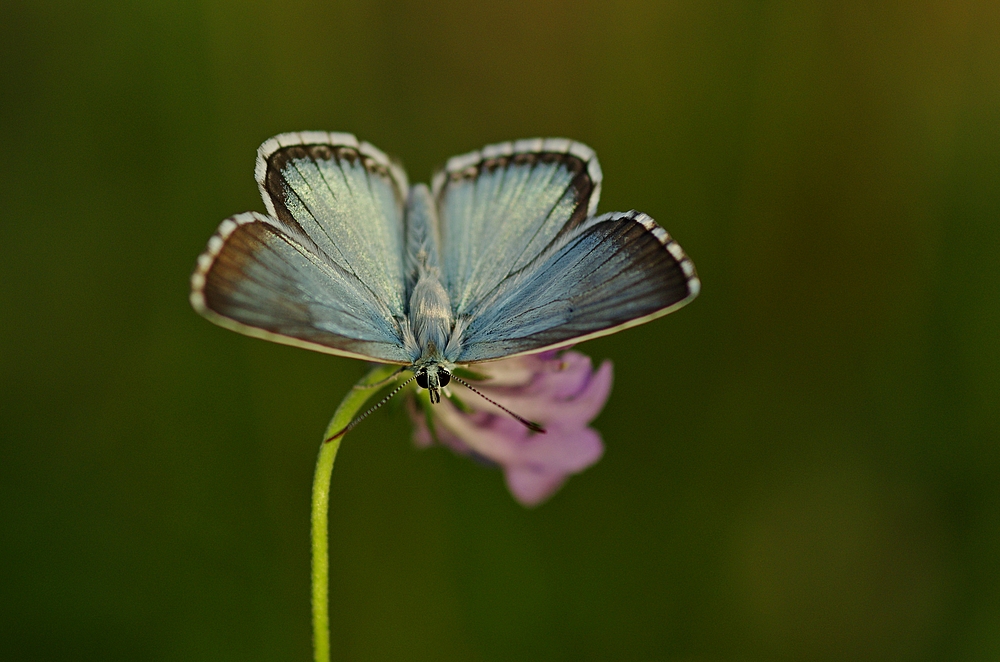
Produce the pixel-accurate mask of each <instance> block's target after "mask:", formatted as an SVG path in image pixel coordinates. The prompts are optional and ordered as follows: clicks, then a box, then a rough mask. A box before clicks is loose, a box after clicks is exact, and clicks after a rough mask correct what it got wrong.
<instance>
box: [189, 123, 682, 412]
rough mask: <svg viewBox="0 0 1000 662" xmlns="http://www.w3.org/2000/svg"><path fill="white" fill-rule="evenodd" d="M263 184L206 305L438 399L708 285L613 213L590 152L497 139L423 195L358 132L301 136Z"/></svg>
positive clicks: (221, 261)
mask: <svg viewBox="0 0 1000 662" xmlns="http://www.w3.org/2000/svg"><path fill="white" fill-rule="evenodd" d="M255 174H256V179H257V182H258V185H259V187H260V190H261V195H262V197H263V199H264V203H265V206H266V208H267V214H260V213H256V212H248V213H244V214H238V215H236V216H234V217H231V218H229V219H226V220H225V221H223V223H222V224H221V225H220V226H219V229H218V230H217V232H216V234H215V235H214V236H213V237H212V238H211V239H210V240H209V243H208V248H207V250H206V251H205V252H204V253H203V254H202V255H201V256H200V257H199V259H198V264H197V267H196V269H195V272H194V274H193V275H192V277H191V290H192V291H191V303H192V305H193V306H194V308H195V309H196V310H197V311H198V312H199V313H201V314H202V315H204V316H205V317H207V318H208V319H210V320H211V321H213V322H215V323H217V324H220V325H222V326H224V327H227V328H230V329H233V330H236V331H239V332H241V333H244V334H247V335H251V336H255V337H261V338H266V339H269V340H274V341H277V342H281V343H285V344H290V345H295V346H300V347H306V348H308V349H314V350H318V351H322V352H327V353H331V354H336V355H341V356H349V357H353V358H361V359H365V360H370V361H377V362H382V363H395V364H398V365H401V366H405V367H406V368H408V369H409V370H412V371H413V372H414V373H415V375H416V378H417V382H418V385H420V386H421V387H422V388H427V389H429V390H430V392H431V398H432V401H437V400H438V399H439V397H440V396H439V394H438V392H439V390H440V389H441V388H443V387H444V386H446V385H447V383H448V381H449V380H450V378H451V372H452V371H453V370H454V369H455V367H456V366H459V365H466V364H470V363H476V362H480V361H490V360H495V359H501V358H505V357H509V356H515V355H521V354H530V353H535V352H540V351H545V350H551V349H558V348H561V347H566V346H569V345H571V344H574V343H577V342H580V341H582V340H586V339H588V338H593V337H597V336H601V335H606V334H608V333H613V332H615V331H618V330H621V329H624V328H627V327H629V326H634V325H636V324H641V323H643V322H646V321H649V320H651V319H654V318H656V317H659V316H661V315H665V314H667V313H669V312H671V311H673V310H676V309H677V308H679V307H681V306H683V305H684V304H686V303H687V302H689V301H690V300H691V299H693V298H694V297H695V296H696V295H697V294H698V291H699V289H700V281H699V280H698V277H697V275H696V274H695V270H694V266H693V264H692V263H691V261H690V259H689V258H688V257H687V256H686V255H685V253H684V252H683V250H682V249H681V248H680V246H679V245H677V243H676V242H674V241H673V240H672V239H671V238H670V236H669V235H668V234H667V233H666V231H664V230H663V229H662V228H660V227H659V226H658V225H656V223H654V222H653V220H652V219H650V218H649V217H648V216H646V215H645V214H642V213H640V212H634V211H633V212H616V213H611V214H604V215H602V216H596V215H595V212H596V208H597V200H598V197H599V194H600V187H601V179H602V174H601V170H600V167H599V165H598V163H597V158H596V156H595V155H594V153H593V151H592V150H590V148H588V147H586V146H585V145H582V144H580V143H576V142H573V141H569V140H565V139H533V140H524V141H518V142H516V143H502V144H499V145H492V146H489V147H486V148H483V149H482V150H480V151H478V152H472V153H470V154H466V155H463V156H458V157H454V158H452V159H451V160H450V161H449V162H448V164H447V165H446V167H445V168H444V170H443V171H441V172H440V173H438V174H437V175H436V176H435V178H434V181H433V183H432V186H431V187H427V186H425V185H423V184H418V185H416V186H413V187H410V186H409V183H408V181H407V179H406V174H405V173H404V172H403V170H402V169H401V168H400V167H399V166H398V165H396V164H394V163H393V162H391V161H390V160H389V159H388V158H387V157H386V156H385V154H383V153H382V152H381V151H380V150H378V149H377V148H375V147H373V146H371V145H369V144H368V143H364V142H359V141H358V140H357V139H356V138H355V137H354V136H352V135H350V134H338V133H326V132H301V133H290V134H281V135H279V136H276V137H274V138H271V139H270V140H268V141H266V142H265V143H264V144H263V145H261V147H260V149H259V150H258V156H257V167H256V171H255ZM425 383H426V385H425Z"/></svg>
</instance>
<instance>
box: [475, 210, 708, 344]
mask: <svg viewBox="0 0 1000 662" xmlns="http://www.w3.org/2000/svg"><path fill="white" fill-rule="evenodd" d="M700 289H701V282H700V281H699V280H698V276H697V275H696V273H695V269H694V264H692V262H691V260H690V259H689V258H688V257H687V255H685V254H684V251H683V250H682V249H681V247H680V246H679V245H678V244H677V243H676V242H674V241H673V239H671V237H670V235H668V234H667V232H666V231H665V230H663V228H661V227H659V226H658V225H656V223H654V222H653V220H652V219H651V218H650V217H649V216H647V215H645V214H642V213H640V212H635V211H631V212H625V213H621V212H616V213H613V214H605V215H603V216H600V217H597V218H593V219H590V220H588V221H587V222H586V223H585V224H584V225H583V226H580V227H579V228H577V229H575V230H574V231H573V232H571V233H570V234H569V235H567V236H566V237H565V238H563V239H562V240H559V241H557V242H556V243H554V244H553V245H552V246H551V247H549V248H548V249H547V250H546V251H545V252H544V253H543V254H542V255H540V256H539V257H538V259H537V260H536V261H535V262H533V263H532V264H531V265H529V266H528V267H527V268H525V269H523V270H522V271H520V272H518V273H517V274H515V275H513V276H512V277H510V278H508V279H506V280H505V281H503V282H502V283H501V284H500V286H499V287H498V288H497V289H496V290H495V292H494V293H493V295H492V296H491V297H490V298H488V299H487V300H486V301H484V302H483V305H482V308H481V309H480V311H478V312H477V313H476V314H475V315H472V316H471V317H470V318H469V319H468V322H467V324H466V326H465V328H464V330H463V333H462V338H463V341H462V350H461V352H460V353H459V355H458V357H457V358H456V359H455V360H456V362H457V363H472V362H476V361H488V360H491V359H498V358H503V357H507V356H515V355H518V354H528V353H533V352H539V351H543V350H548V349H558V348H560V347H565V346H568V345H572V344H575V343H578V342H582V341H584V340H589V339H590V338H596V337H599V336H604V335H608V334H610V333H615V332H617V331H621V330H622V329H626V328H629V327H632V326H636V325H638V324H644V323H645V322H648V321H650V320H653V319H656V318H657V317H662V316H663V315H666V314H667V313H670V312H673V311H674V310H677V309H678V308H680V307H681V306H683V305H685V304H686V303H688V302H690V301H691V300H692V299H694V297H696V296H697V295H698V291H699V290H700Z"/></svg>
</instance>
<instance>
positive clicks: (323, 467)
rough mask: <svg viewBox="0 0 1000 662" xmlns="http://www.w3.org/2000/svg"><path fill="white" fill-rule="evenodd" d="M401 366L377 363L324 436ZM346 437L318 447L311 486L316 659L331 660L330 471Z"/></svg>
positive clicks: (342, 405) (318, 661)
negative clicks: (378, 364)
mask: <svg viewBox="0 0 1000 662" xmlns="http://www.w3.org/2000/svg"><path fill="white" fill-rule="evenodd" d="M397 370H399V367H398V366H393V365H388V366H381V365H380V366H376V367H374V368H372V370H371V371H370V372H369V373H368V374H367V375H365V376H364V377H362V378H361V379H360V380H359V381H358V383H357V384H355V385H354V388H352V389H351V390H350V391H349V392H348V394H347V396H346V397H345V398H344V400H343V402H341V403H340V406H339V407H337V411H336V413H334V415H333V419H332V420H331V421H330V425H328V426H327V428H326V434H324V435H323V439H327V438H328V437H329V436H330V435H332V434H334V433H335V432H338V431H340V430H342V429H344V427H345V426H346V425H347V424H348V423H350V422H351V421H352V420H354V417H355V416H356V415H357V414H358V411H359V410H360V409H361V407H362V406H363V405H364V404H365V402H367V401H368V399H369V398H370V397H371V396H373V395H375V393H377V392H378V390H379V388H377V387H376V386H381V385H380V384H379V382H383V381H385V380H386V379H388V378H389V377H391V376H392V373H394V372H396V371H397ZM342 439H343V437H339V438H337V439H333V440H332V441H329V442H324V443H322V444H321V445H320V447H319V457H318V458H317V459H316V473H315V474H314V476H313V490H312V611H313V650H314V651H315V658H314V659H315V660H316V662H329V661H330V556H329V550H330V545H329V513H330V475H331V474H332V473H333V461H334V460H335V459H337V450H338V449H339V448H340V442H341V440H342Z"/></svg>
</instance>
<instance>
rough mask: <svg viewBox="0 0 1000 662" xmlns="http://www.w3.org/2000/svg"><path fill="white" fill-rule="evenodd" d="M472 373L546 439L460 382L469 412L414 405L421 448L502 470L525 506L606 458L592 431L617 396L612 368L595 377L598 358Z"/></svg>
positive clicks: (454, 389)
mask: <svg viewBox="0 0 1000 662" xmlns="http://www.w3.org/2000/svg"><path fill="white" fill-rule="evenodd" d="M472 369H473V370H474V371H475V372H476V373H478V374H481V375H483V376H485V377H486V378H487V379H485V380H483V381H477V382H475V383H474V386H475V387H476V388H477V389H479V390H480V391H482V392H483V394H484V395H486V396H488V397H490V398H492V399H494V400H496V401H497V402H498V403H500V404H501V405H503V406H505V407H507V408H508V409H510V410H511V411H513V412H516V413H517V414H520V415H521V416H523V417H524V418H526V419H528V420H530V421H535V422H537V423H541V424H542V426H544V428H545V431H546V432H545V434H539V433H536V432H532V431H531V430H528V429H527V428H526V427H525V426H524V425H522V424H521V423H519V422H518V421H516V420H514V419H513V418H511V417H510V416H509V415H508V414H506V413H504V412H502V411H500V410H499V409H498V408H497V407H495V406H493V405H492V404H490V403H489V402H487V401H486V400H484V399H483V398H481V397H479V396H478V395H476V394H475V393H472V392H471V391H469V389H467V388H465V387H464V386H462V385H461V384H459V383H457V382H456V381H455V380H452V382H451V385H450V386H449V389H450V391H451V395H452V397H453V398H457V399H458V400H459V401H460V402H459V406H461V407H462V408H461V409H460V408H459V406H456V404H455V403H454V402H453V401H452V400H451V399H442V401H441V402H440V403H439V404H435V405H431V404H430V403H429V402H427V401H426V399H425V398H419V403H420V404H418V403H417V401H418V399H417V398H410V399H408V406H407V409H408V410H409V412H410V415H411V418H412V419H413V423H414V432H413V441H414V442H415V443H416V444H417V445H418V446H421V447H427V446H430V445H431V444H432V443H433V441H434V440H435V439H436V440H437V441H439V442H440V443H441V444H443V445H445V446H448V447H449V448H451V449H452V450H454V451H455V452H457V453H462V454H463V455H469V456H472V457H474V458H476V459H479V460H483V461H485V462H487V463H488V464H493V465H497V466H499V467H500V468H502V469H503V472H504V476H505V478H506V480H507V487H508V488H510V491H511V494H513V496H514V498H515V499H517V500H518V501H519V502H520V503H522V504H523V505H525V506H534V505H537V504H539V503H541V502H542V501H544V500H545V499H547V498H549V497H550V496H552V494H553V493H555V491H556V490H558V489H559V488H560V487H561V486H562V484H563V483H564V482H565V481H566V479H567V478H568V477H569V476H570V474H575V473H579V472H581V471H583V470H584V469H586V468H587V467H589V466H590V465H592V464H594V463H595V462H597V461H598V460H599V459H600V458H601V455H602V454H603V453H604V446H603V444H602V443H601V436H600V434H598V432H597V431H596V430H594V429H593V428H590V427H587V424H588V423H590V421H592V420H593V419H594V418H595V417H596V416H597V414H599V413H600V411H601V409H602V408H603V407H604V403H605V401H607V399H608V395H609V394H610V393H611V379H612V370H611V362H610V361H605V362H604V363H602V364H601V367H600V368H598V369H597V370H596V371H595V370H593V368H592V366H591V361H590V357H588V356H585V355H583V354H580V353H578V352H565V353H561V354H560V353H559V352H544V353H542V354H534V355H531V356H520V357H516V358H511V359H504V360H502V361H493V362H489V363H483V364H479V365H476V366H474V367H473V368H472ZM459 375H461V372H459ZM421 406H422V407H423V409H422V408H421ZM425 410H426V411H429V412H430V416H429V417H428V416H426V414H425ZM463 410H464V411H463ZM428 420H430V421H431V425H432V426H433V434H432V432H431V428H430V427H429V426H428Z"/></svg>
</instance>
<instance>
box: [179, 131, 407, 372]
mask: <svg viewBox="0 0 1000 662" xmlns="http://www.w3.org/2000/svg"><path fill="white" fill-rule="evenodd" d="M256 177H257V183H258V185H259V187H260V190H261V195H262V197H263V198H264V203H265V205H266V207H267V211H268V215H266V216H265V215H263V214H257V213H248V214H240V215H239V216H235V217H233V218H231V219H227V220H226V221H223V223H222V225H220V226H219V230H218V231H217V233H216V234H215V236H213V237H212V239H211V240H210V241H209V244H208V250H206V252H205V253H203V254H202V255H201V257H199V259H198V266H197V268H196V270H195V273H194V274H193V275H192V277H191V286H192V293H191V302H192V305H193V306H194V307H195V309H196V310H197V311H198V312H200V313H201V314H203V315H204V316H205V317H207V318H208V319H210V320H211V321H213V322H216V323H218V324H220V325H222V326H225V327H227V328H231V329H233V330H236V331H239V332H241V333H245V334H247V335H251V336H256V337H262V338H266V339H268V340H274V341H277V342H282V343H285V344H290V345H297V346H302V347H307V348H309V349H315V350H318V351H323V352H327V353H330V354H338V355H343V356H350V357H354V358H364V359H371V360H376V361H382V362H387V363H400V364H408V363H410V362H411V360H412V357H411V354H412V350H413V348H412V347H408V346H407V342H406V340H405V338H406V337H407V336H408V334H407V333H406V328H405V325H406V322H405V289H406V283H405V280H404V263H403V260H404V257H403V241H404V229H403V207H404V204H405V196H406V191H407V183H406V176H405V174H403V172H402V170H400V169H399V168H398V167H396V166H394V165H393V164H391V163H390V162H389V160H388V158H386V156H385V155H384V154H383V153H382V152H380V151H379V150H377V149H376V148H374V147H372V146H371V145H368V144H367V143H359V142H358V141H357V139H356V138H354V136H352V135H350V134H336V133H325V132H303V133H293V134H282V135H279V136H276V137H274V138H271V139H270V140H268V141H267V142H265V143H264V144H263V145H261V147H260V149H259V150H258V155H257V168H256Z"/></svg>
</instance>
